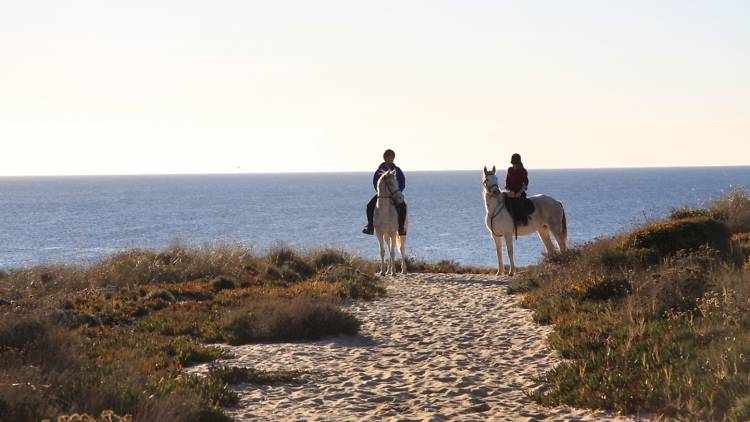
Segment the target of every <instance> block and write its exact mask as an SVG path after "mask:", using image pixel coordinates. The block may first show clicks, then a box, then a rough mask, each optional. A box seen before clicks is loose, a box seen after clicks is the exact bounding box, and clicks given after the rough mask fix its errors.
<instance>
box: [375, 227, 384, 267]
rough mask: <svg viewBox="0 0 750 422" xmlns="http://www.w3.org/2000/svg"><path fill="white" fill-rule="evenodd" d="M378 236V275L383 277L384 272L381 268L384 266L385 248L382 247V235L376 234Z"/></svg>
mask: <svg viewBox="0 0 750 422" xmlns="http://www.w3.org/2000/svg"><path fill="white" fill-rule="evenodd" d="M376 234H377V235H378V243H379V244H380V275H385V271H383V270H384V268H383V266H384V265H385V246H384V245H383V240H384V239H383V234H382V233H377V232H376Z"/></svg>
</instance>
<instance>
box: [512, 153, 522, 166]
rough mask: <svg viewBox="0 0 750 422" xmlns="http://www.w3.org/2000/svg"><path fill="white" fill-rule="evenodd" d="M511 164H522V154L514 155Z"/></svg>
mask: <svg viewBox="0 0 750 422" xmlns="http://www.w3.org/2000/svg"><path fill="white" fill-rule="evenodd" d="M510 163H511V164H516V163H521V154H513V155H511V156H510Z"/></svg>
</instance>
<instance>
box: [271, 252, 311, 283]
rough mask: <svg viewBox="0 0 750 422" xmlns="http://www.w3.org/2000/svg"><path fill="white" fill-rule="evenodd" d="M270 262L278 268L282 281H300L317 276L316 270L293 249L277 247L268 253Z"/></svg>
mask: <svg viewBox="0 0 750 422" xmlns="http://www.w3.org/2000/svg"><path fill="white" fill-rule="evenodd" d="M268 260H269V262H270V263H271V264H272V265H274V266H276V267H278V268H279V269H280V270H281V271H280V272H281V275H282V277H281V278H282V279H283V280H287V281H298V280H302V279H305V278H308V277H310V276H311V275H313V274H315V268H313V267H312V265H310V264H308V263H307V262H305V260H304V259H302V257H300V256H299V255H297V253H296V252H294V251H293V250H292V249H289V248H286V247H277V248H275V249H272V250H271V251H270V252H269V253H268Z"/></svg>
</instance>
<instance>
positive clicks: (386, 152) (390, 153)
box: [383, 149, 396, 160]
mask: <svg viewBox="0 0 750 422" xmlns="http://www.w3.org/2000/svg"><path fill="white" fill-rule="evenodd" d="M388 155H390V156H392V157H393V158H396V153H395V152H393V150H392V149H387V150H385V152H384V153H383V159H384V160H385V157H386V156H388Z"/></svg>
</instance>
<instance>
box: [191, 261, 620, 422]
mask: <svg viewBox="0 0 750 422" xmlns="http://www.w3.org/2000/svg"><path fill="white" fill-rule="evenodd" d="M507 285H508V281H507V280H498V279H497V278H496V277H494V276H489V275H470V274H408V275H406V276H396V277H392V278H388V279H387V287H388V296H387V297H385V298H383V299H381V300H377V301H374V302H355V303H352V304H349V305H346V306H345V309H347V310H348V311H349V312H351V313H353V314H354V315H356V316H357V317H358V318H359V319H360V320H362V321H363V326H362V329H361V331H360V335H358V336H353V337H347V336H341V337H333V338H326V339H323V340H320V341H315V342H302V343H280V344H251V345H244V346H237V347H230V346H226V347H229V348H230V349H231V351H232V352H233V353H234V355H235V358H233V359H229V360H224V361H221V362H219V364H221V365H229V366H248V367H255V368H258V369H265V370H276V369H285V370H301V371H306V373H305V375H303V376H302V382H301V383H299V384H277V385H272V386H256V385H249V384H241V385H239V386H237V387H236V391H237V392H238V393H239V395H240V403H239V405H238V406H236V407H234V408H232V409H229V413H230V414H231V415H232V416H233V417H235V418H236V419H237V420H239V421H250V420H253V421H255V420H306V421H309V420H321V421H322V420H336V421H343V420H394V421H396V420H399V421H441V420H467V421H470V420H496V421H503V420H513V421H524V420H528V421H531V420H534V421H536V420H548V421H562V420H565V421H569V420H577V421H591V420H616V421H629V420H634V419H632V418H630V417H627V416H623V415H618V414H613V413H607V412H602V411H591V410H586V409H573V408H569V407H556V408H549V407H543V406H540V405H537V404H536V403H535V402H534V400H533V399H531V398H529V397H528V395H527V394H526V393H525V392H526V391H531V390H535V389H537V388H544V385H543V384H542V383H540V382H538V381H535V377H537V376H540V375H542V374H544V372H546V371H548V370H549V369H551V368H553V367H554V366H555V365H557V364H558V363H560V362H561V359H560V357H559V356H558V355H556V353H555V352H554V351H553V350H551V349H550V348H549V347H548V346H547V344H546V342H545V338H546V336H547V335H548V334H549V333H550V331H551V327H544V326H539V325H537V324H535V323H534V322H533V321H532V319H531V313H530V311H528V310H526V309H522V308H520V307H519V306H518V305H517V301H518V297H516V296H511V295H509V294H508V293H507ZM207 368H208V367H207V365H200V366H196V367H193V368H190V369H189V372H193V373H202V372H205V371H206V370H207Z"/></svg>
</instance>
